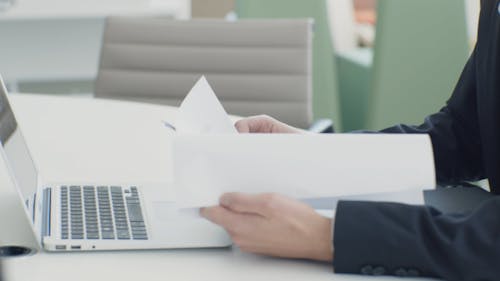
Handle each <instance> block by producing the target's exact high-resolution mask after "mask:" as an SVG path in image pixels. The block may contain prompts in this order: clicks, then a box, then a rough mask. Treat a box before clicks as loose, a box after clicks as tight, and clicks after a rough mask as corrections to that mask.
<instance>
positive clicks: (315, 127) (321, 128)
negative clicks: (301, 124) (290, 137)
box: [308, 119, 335, 134]
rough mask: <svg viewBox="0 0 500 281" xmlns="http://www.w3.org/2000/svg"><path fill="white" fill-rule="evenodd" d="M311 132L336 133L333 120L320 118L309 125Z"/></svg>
mask: <svg viewBox="0 0 500 281" xmlns="http://www.w3.org/2000/svg"><path fill="white" fill-rule="evenodd" d="M308 131H309V132H313V133H326V134H327V133H334V132H335V129H334V128H333V121H332V120H330V119H318V120H316V121H314V123H313V124H312V125H311V126H310V127H309V129H308Z"/></svg>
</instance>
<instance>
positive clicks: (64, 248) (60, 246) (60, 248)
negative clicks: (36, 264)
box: [56, 245, 66, 250]
mask: <svg viewBox="0 0 500 281" xmlns="http://www.w3.org/2000/svg"><path fill="white" fill-rule="evenodd" d="M56 250H66V245H56Z"/></svg>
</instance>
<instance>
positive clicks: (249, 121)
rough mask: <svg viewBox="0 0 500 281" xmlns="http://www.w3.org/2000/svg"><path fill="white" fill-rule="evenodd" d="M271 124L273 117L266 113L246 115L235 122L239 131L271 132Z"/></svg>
mask: <svg viewBox="0 0 500 281" xmlns="http://www.w3.org/2000/svg"><path fill="white" fill-rule="evenodd" d="M272 126H273V119H272V118H270V117H269V116H266V115H257V116H251V117H247V118H245V119H242V120H240V121H238V122H236V124H235V127H236V129H237V130H238V132H240V133H271V128H272Z"/></svg>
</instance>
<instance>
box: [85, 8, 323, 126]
mask: <svg viewBox="0 0 500 281" xmlns="http://www.w3.org/2000/svg"><path fill="white" fill-rule="evenodd" d="M312 24H313V23H312V21H311V20H306V19H303V20H243V21H236V22H228V21H223V20H190V21H174V20H167V19H161V18H151V17H110V18H108V19H107V22H106V27H105V31H104V40H103V46H102V51H101V60H100V66H99V71H98V77H97V80H96V83H95V96H96V97H98V98H111V99H123V100H133V101H141V102H150V103H159V104H167V105H172V106H178V105H179V104H180V102H181V101H182V99H183V98H184V97H185V95H186V94H187V93H188V92H189V90H190V89H191V87H192V86H193V85H194V83H195V82H196V81H197V79H198V78H199V77H200V76H201V75H205V76H206V77H207V79H208V81H209V82H210V84H211V85H212V87H213V88H214V91H215V92H216V94H217V95H218V97H219V99H220V100H221V102H222V104H223V106H224V107H225V108H226V110H227V111H228V113H230V114H235V115H242V116H249V115H258V114H269V115H271V116H273V117H275V118H277V119H279V120H282V121H284V122H286V123H288V124H291V125H293V126H297V127H301V128H307V127H309V126H310V125H311V124H312V105H311V91H312V82H311V38H312V34H311V33H312ZM328 129H329V128H328V126H327V127H322V128H321V129H319V130H320V131H325V130H328ZM330 129H331V128H330Z"/></svg>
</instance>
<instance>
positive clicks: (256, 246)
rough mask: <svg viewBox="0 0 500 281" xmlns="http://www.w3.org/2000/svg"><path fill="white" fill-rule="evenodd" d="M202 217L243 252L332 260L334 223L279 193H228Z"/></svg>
mask: <svg viewBox="0 0 500 281" xmlns="http://www.w3.org/2000/svg"><path fill="white" fill-rule="evenodd" d="M200 213H201V215H202V216H203V217H205V218H207V219H209V220H210V221H212V222H214V223H216V224H218V225H220V226H222V227H224V228H225V229H226V231H227V232H228V233H229V235H231V238H232V240H233V242H234V244H236V245H237V246H239V247H240V249H241V250H242V251H246V252H251V253H256V254H263V255H270V256H276V257H284V258H306V259H313V260H320V261H331V260H332V259H333V251H332V234H331V231H332V221H331V220H330V219H329V218H326V217H323V216H321V215H319V214H317V213H316V212H315V211H314V210H313V209H312V208H310V207H309V206H307V205H306V204H304V203H301V202H299V201H296V200H293V199H291V198H288V197H285V196H282V195H278V194H270V193H267V194H243V193H226V194H224V195H222V196H221V198H220V205H219V206H215V207H207V208H202V209H201V211H200Z"/></svg>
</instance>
